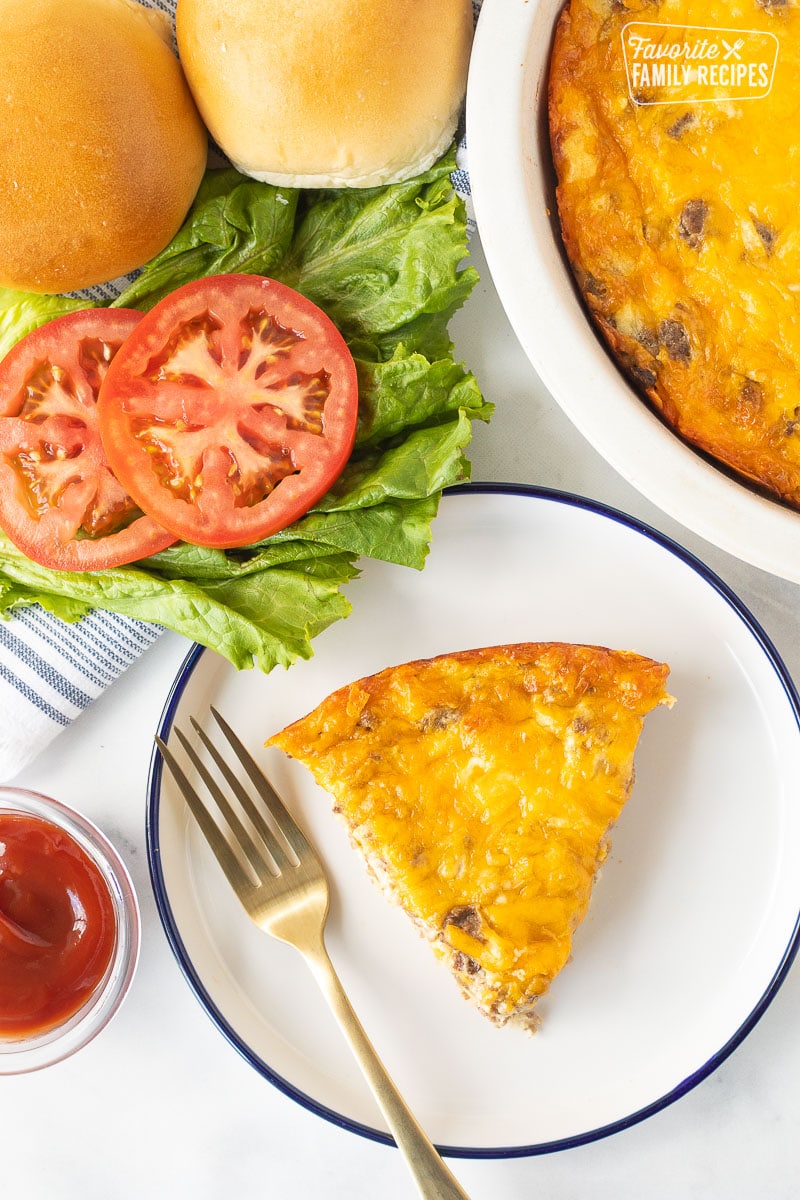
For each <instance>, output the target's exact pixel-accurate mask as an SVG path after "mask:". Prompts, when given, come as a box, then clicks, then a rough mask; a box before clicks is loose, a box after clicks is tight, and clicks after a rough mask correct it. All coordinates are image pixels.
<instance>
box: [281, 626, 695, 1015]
mask: <svg viewBox="0 0 800 1200" xmlns="http://www.w3.org/2000/svg"><path fill="white" fill-rule="evenodd" d="M667 674H668V668H667V667H666V666H665V665H664V664H663V663H659V662H655V661H653V660H652V659H648V658H644V657H643V656H641V655H638V654H633V653H629V652H624V651H615V650H608V649H606V648H604V647H597V646H576V645H569V644H565V643H524V644H520V645H511V646H494V647H488V648H482V649H477V650H467V651H463V652H461V653H456V654H446V655H440V656H438V657H437V658H433V659H426V660H423V661H419V662H412V663H403V664H401V665H399V666H397V667H390V668H388V669H387V670H385V671H381V672H380V673H379V674H377V675H373V676H370V677H369V678H366V679H360V680H358V681H357V682H355V683H352V684H349V685H348V686H347V687H344V688H341V689H340V690H339V691H337V692H334V693H333V695H331V696H329V697H328V698H327V699H326V700H324V701H323V702H322V703H321V704H320V705H319V706H318V707H317V708H316V709H315V710H314V711H313V712H312V713H310V714H309V715H308V716H307V717H305V718H304V719H302V720H300V721H297V722H295V723H294V724H293V725H290V726H289V727H288V729H285V730H283V732H282V733H279V734H277V735H276V736H275V737H273V738H271V739H270V742H269V743H268V744H270V745H276V746H279V747H281V748H282V749H283V750H285V751H286V752H287V753H288V754H290V755H292V756H293V757H294V758H297V759H298V760H299V761H300V762H302V763H304V764H305V765H306V766H307V767H308V768H309V770H310V771H311V772H312V774H313V776H314V778H315V779H316V780H317V782H318V783H319V784H320V785H321V786H322V787H324V788H325V789H327V790H328V791H329V792H330V793H331V794H332V796H333V797H334V800H335V808H336V811H337V812H338V813H339V814H340V816H341V817H342V818H343V819H344V821H345V823H346V825H347V828H348V830H349V832H350V837H351V839H352V842H353V845H354V846H355V848H356V849H357V850H358V852H359V853H360V854H361V855H362V857H363V859H364V861H365V863H366V865H367V868H368V870H369V871H370V873H371V875H372V877H373V879H374V880H375V881H376V882H377V883H378V885H379V886H380V887H381V889H382V890H383V892H384V894H385V895H387V896H388V897H389V898H391V899H392V900H393V901H395V902H396V903H397V904H399V905H400V906H401V907H402V908H403V909H404V910H405V911H406V912H407V913H408V915H409V916H410V917H411V918H412V920H413V921H414V923H415V924H416V926H417V928H418V929H419V930H420V932H422V933H423V934H424V935H425V937H426V938H427V939H428V940H429V941H430V944H431V946H432V948H433V950H434V952H435V953H436V954H437V956H438V957H439V958H441V959H442V960H443V961H444V962H445V963H446V965H447V966H448V967H449V968H450V970H451V971H452V972H453V974H454V976H455V978H456V980H457V981H458V983H459V985H460V987H461V990H462V992H463V993H464V995H465V996H466V997H467V998H468V999H469V1000H471V1001H472V1003H473V1004H475V1005H476V1007H477V1008H478V1009H479V1010H480V1011H481V1012H482V1013H484V1015H486V1016H487V1017H488V1018H489V1019H490V1020H491V1021H493V1022H494V1023H496V1024H498V1025H504V1024H506V1023H507V1022H514V1023H515V1024H517V1025H521V1026H523V1027H524V1028H527V1029H531V1028H533V1027H534V1026H535V1024H536V1014H535V1011H534V1010H535V1006H536V1003H537V1001H538V999H539V998H540V997H541V996H542V995H543V994H544V992H546V991H547V989H548V988H549V986H550V983H551V981H552V980H553V979H554V978H555V976H556V975H557V974H558V972H559V971H560V970H561V969H562V967H563V966H564V965H565V963H566V962H567V961H568V959H569V956H570V952H571V946H572V935H573V932H574V930H575V929H576V927H577V926H578V924H579V923H580V921H581V920H582V919H583V916H584V914H585V912H586V909H587V906H588V904H589V899H590V895H591V891H592V887H593V884H594V880H595V877H596V875H597V872H598V870H599V868H600V865H601V863H602V862H603V860H604V859H605V857H606V854H607V851H608V836H609V830H610V828H611V826H612V825H613V823H614V821H615V820H616V819H617V817H618V815H619V813H620V811H621V809H622V807H623V805H624V804H625V802H626V800H627V799H628V796H629V793H630V789H631V786H632V783H633V759H634V751H635V749H636V744H637V741H638V738H639V734H640V732H641V729H642V722H643V720H644V717H645V715H646V714H647V713H648V712H650V710H651V709H653V708H654V707H655V706H656V705H658V704H670V703H671V697H669V696H668V694H667V692H666V690H665V682H666V677H667Z"/></svg>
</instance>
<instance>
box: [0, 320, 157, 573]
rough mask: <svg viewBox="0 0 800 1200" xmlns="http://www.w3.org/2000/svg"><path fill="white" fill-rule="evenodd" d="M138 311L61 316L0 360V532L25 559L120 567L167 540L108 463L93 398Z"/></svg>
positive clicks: (63, 565) (67, 566)
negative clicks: (0, 528)
mask: <svg viewBox="0 0 800 1200" xmlns="http://www.w3.org/2000/svg"><path fill="white" fill-rule="evenodd" d="M140 320H141V314H140V313H138V312H134V311H132V310H127V309H105V308H96V309H86V310H78V311H75V312H72V313H68V314H67V315H65V316H62V317H58V318H56V319H55V320H53V321H49V322H48V323H47V324H46V325H43V326H41V327H40V328H39V329H35V330H33V332H31V333H29V334H28V335H27V336H26V337H25V338H23V339H22V340H21V341H20V342H18V343H17V345H16V346H14V347H13V348H12V349H11V350H10V351H9V353H8V354H7V355H6V357H5V358H4V359H3V360H2V362H0V526H2V528H3V529H4V530H5V532H6V533H7V534H8V536H9V537H10V538H11V540H12V541H13V542H14V544H15V545H16V546H17V547H18V548H19V549H20V550H22V552H23V553H24V554H26V555H27V556H28V557H29V558H31V559H33V561H34V562H37V563H39V564H41V565H43V566H46V567H51V568H55V569H58V570H64V571H89V570H97V569H99V568H103V567H113V566H119V565H121V564H123V563H127V562H131V561H133V560H134V559H138V558H144V557H146V556H147V555H148V554H153V553H155V552H156V551H157V550H162V549H164V548H165V547H166V546H169V545H170V544H171V543H172V542H174V541H175V536H174V534H171V533H168V532H167V531H166V530H165V529H164V528H162V527H161V526H160V525H158V524H157V523H156V522H155V521H154V520H152V518H151V517H149V516H146V515H144V514H143V512H142V511H141V510H140V509H139V507H138V506H137V505H136V503H135V502H134V501H133V500H132V499H131V497H130V495H129V494H128V493H127V492H126V491H125V489H124V488H123V487H122V486H121V485H120V483H119V482H118V480H117V478H116V477H115V475H114V474H112V471H111V469H110V467H109V465H108V462H107V460H106V456H105V453H104V451H103V447H102V443H101V440H100V434H99V430H98V422H97V404H96V401H97V396H98V393H99V391H100V388H101V385H102V383H103V380H104V378H105V376H106V373H107V371H108V368H109V364H110V363H111V362H112V361H113V359H114V356H115V355H116V353H117V352H118V350H119V348H120V346H121V345H123V343H124V342H125V341H126V339H127V337H128V335H129V334H130V333H131V332H132V330H133V329H135V327H136V326H137V325H138V323H139V321H140Z"/></svg>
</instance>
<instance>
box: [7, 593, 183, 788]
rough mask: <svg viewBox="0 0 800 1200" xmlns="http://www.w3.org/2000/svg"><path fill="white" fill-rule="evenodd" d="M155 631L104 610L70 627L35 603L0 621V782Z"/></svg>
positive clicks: (104, 685) (110, 680) (131, 658)
mask: <svg viewBox="0 0 800 1200" xmlns="http://www.w3.org/2000/svg"><path fill="white" fill-rule="evenodd" d="M161 632H162V631H161V628H160V626H156V625H145V624H143V623H142V622H140V621H131V620H129V619H127V618H125V617H118V616H116V615H115V614H114V613H108V612H91V613H89V615H88V616H86V617H84V618H83V620H81V621H78V622H76V623H75V624H74V625H68V624H65V623H64V622H63V621H59V620H57V619H56V618H55V617H52V616H51V615H50V614H49V613H47V612H45V611H44V609H42V608H40V607H39V605H38V604H34V605H31V606H30V607H29V608H24V609H21V610H20V611H19V613H18V615H17V616H15V617H13V618H12V619H11V620H10V621H0V782H4V783H5V782H8V781H9V780H10V779H12V778H13V777H14V776H15V775H17V774H18V773H19V771H21V770H22V768H23V767H24V766H25V765H26V764H27V763H29V762H30V761H31V760H32V759H33V758H34V757H35V756H36V755H37V754H39V753H40V751H42V750H43V749H44V747H45V746H46V745H48V743H49V742H51V741H52V739H53V738H54V737H55V736H56V734H57V733H60V732H61V730H62V729H64V728H65V727H66V726H67V725H69V724H70V722H71V721H72V720H73V719H74V718H75V717H77V716H78V714H79V713H81V712H82V711H83V710H84V709H85V708H86V707H87V705H88V704H90V703H91V702H92V700H95V699H96V698H97V697H98V696H99V695H100V694H101V693H102V692H103V691H104V690H105V689H106V688H107V687H108V685H109V684H110V683H113V681H114V680H115V679H117V678H118V676H119V675H121V674H122V672H123V671H124V670H125V669H126V668H127V667H129V666H130V665H131V663H132V662H134V661H135V660H136V659H137V658H138V657H139V655H140V654H141V653H142V652H143V651H144V650H146V649H147V647H148V646H151V645H152V644H153V642H154V641H155V640H156V638H157V637H159V635H160V634H161Z"/></svg>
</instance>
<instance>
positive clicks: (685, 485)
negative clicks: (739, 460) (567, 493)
mask: <svg viewBox="0 0 800 1200" xmlns="http://www.w3.org/2000/svg"><path fill="white" fill-rule="evenodd" d="M562 7H563V0H484V4H483V8H482V10H481V15H480V18H479V21H478V27H477V31H476V36H475V44H474V48H473V53H472V59H471V64H470V75H469V85H468V90H467V143H468V148H469V172H470V181H471V186H472V195H473V200H474V206H475V217H476V220H477V224H478V230H479V233H480V238H481V243H482V245H483V248H484V251H485V254H486V261H487V264H488V266H489V269H490V271H491V274H492V278H493V280H494V283H495V286H496V288H497V292H498V295H499V296H500V300H501V302H502V304H503V306H504V308H505V310H506V313H507V315H508V318H509V321H510V323H511V325H512V326H513V328H514V330H515V332H516V334H517V337H518V338H519V341H520V343H521V345H522V347H523V349H524V350H525V352H526V354H527V356H528V358H529V359H530V361H531V363H532V364H533V366H534V368H535V369H536V371H537V373H538V374H539V376H540V378H541V379H542V381H543V383H544V384H545V386H546V387H547V388H548V390H549V391H550V393H551V394H552V396H553V397H554V399H555V400H556V401H557V402H558V404H559V405H560V406H561V407H562V408H563V410H564V411H565V412H566V414H567V415H568V416H569V417H570V418H571V420H572V421H573V423H574V424H575V425H576V426H577V428H578V429H579V430H580V431H581V432H582V433H583V434H584V436H585V437H586V438H587V439H588V441H589V442H590V443H591V444H592V445H593V446H594V447H595V448H596V449H597V450H598V451H599V453H600V454H602V455H603V457H604V458H605V459H606V460H607V461H608V462H609V463H610V464H611V465H612V466H613V467H614V468H615V469H616V470H617V471H618V472H619V473H620V474H621V475H622V476H623V477H624V478H625V479H627V480H628V482H629V483H631V484H632V485H633V486H634V487H636V488H637V489H638V491H640V492H641V493H642V495H644V496H646V497H647V498H648V499H649V500H651V501H652V502H653V503H655V504H657V505H658V506H659V507H660V508H661V509H662V511H663V512H665V513H668V514H669V515H670V516H672V517H674V518H675V519H676V520H679V521H681V522H682V523H683V525H685V526H686V527H687V528H688V529H692V530H693V531H694V532H695V533H698V534H700V535H701V536H703V537H705V538H707V539H708V541H710V542H712V543H713V544H714V545H716V546H719V547H721V548H722V549H724V550H727V551H728V552H729V553H731V554H734V555H736V556H737V557H739V558H741V559H743V560H744V561H745V562H750V563H752V564H754V565H755V566H759V567H761V568H763V569H764V570H767V571H770V572H771V573H772V574H774V575H778V576H781V577H783V578H786V579H791V580H793V581H794V582H800V515H798V514H797V513H796V512H793V511H791V510H789V509H787V508H784V507H782V506H781V505H780V504H779V503H777V502H774V501H772V500H769V499H765V498H764V497H762V496H760V495H757V494H756V493H755V492H754V491H752V490H750V489H749V488H748V487H747V486H746V485H744V484H741V483H738V482H736V481H735V480H734V479H732V478H730V477H729V476H727V475H726V474H724V472H723V471H722V470H720V469H718V468H717V467H715V466H714V465H712V464H711V463H710V462H709V461H707V460H706V459H704V458H702V457H701V456H700V455H699V454H697V453H695V452H694V451H693V450H691V449H690V448H689V447H688V446H686V445H685V444H684V443H683V442H681V441H680V440H679V438H678V437H677V436H675V435H674V434H672V433H671V432H670V430H669V429H668V428H667V427H666V426H665V425H664V424H662V422H661V421H660V420H659V419H658V418H657V417H656V416H654V414H653V413H652V412H651V411H650V410H649V408H648V407H647V406H646V404H645V403H644V402H643V401H642V400H641V399H640V398H639V397H638V396H637V395H636V394H635V393H634V391H633V390H632V388H630V387H629V386H628V384H627V383H626V382H625V379H624V378H623V376H622V374H621V373H620V372H619V370H618V369H617V367H616V366H615V365H614V363H613V361H612V360H611V358H610V357H609V355H608V353H607V352H606V349H605V347H604V345H602V344H601V342H600V340H599V339H598V337H597V336H596V335H595V333H594V330H593V328H592V326H591V324H590V321H589V319H588V317H587V316H586V312H585V310H584V308H583V306H582V304H581V302H580V300H579V298H578V295H577V293H576V291H575V289H574V286H573V283H572V277H571V275H570V272H569V270H568V269H567V266H566V263H565V259H564V256H563V252H562V249H561V239H560V236H559V232H558V226H557V219H556V207H555V195H554V186H553V172H552V163H551V159H550V149H549V140H548V133H547V118H546V110H545V104H546V99H547V64H548V59H549V54H550V46H551V41H552V34H553V28H554V24H555V20H556V17H557V16H558V13H559V12H560V11H561V9H562Z"/></svg>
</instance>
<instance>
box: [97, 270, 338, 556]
mask: <svg viewBox="0 0 800 1200" xmlns="http://www.w3.org/2000/svg"><path fill="white" fill-rule="evenodd" d="M98 412H99V419H100V433H101V437H102V440H103V445H104V448H105V452H106V454H107V456H108V460H109V462H110V463H111V465H112V467H113V469H114V471H115V473H116V475H117V476H118V478H119V479H120V480H121V481H122V483H123V484H124V486H125V488H126V489H127V490H128V491H129V492H130V494H131V495H132V496H133V497H134V498H135V499H136V501H137V502H138V504H139V505H140V507H141V508H142V509H143V510H144V511H146V512H148V513H149V514H150V515H151V516H152V517H154V518H155V519H156V520H157V521H158V522H159V524H161V525H163V526H164V527H165V528H167V529H170V530H171V531H172V532H173V533H174V534H175V535H176V537H179V538H182V539H183V540H185V541H189V542H194V543H196V544H199V545H207V546H217V547H233V546H243V545H247V544H249V543H252V542H256V541H259V540H261V539H263V538H265V537H268V536H269V535H270V534H272V533H275V532H276V531H277V530H279V529H282V528H284V527H285V526H286V525H289V524H291V522H292V521H294V520H296V519H297V518H298V517H299V516H301V515H302V514H303V513H305V512H306V511H307V510H308V509H309V508H310V507H311V506H312V505H313V504H314V503H315V502H316V501H317V500H318V499H319V498H320V497H321V496H322V495H323V494H324V493H325V492H326V491H327V490H328V488H329V487H330V486H331V484H332V483H333V482H334V481H335V479H336V478H337V477H338V475H339V474H340V473H341V470H342V468H343V466H344V464H345V463H346V461H347V459H348V457H349V455H350V452H351V450H352V447H353V440H354V438H355V430H356V422H357V418H358V381H357V377H356V370H355V364H354V363H353V359H352V356H351V354H350V351H349V349H348V347H347V344H346V342H345V341H344V339H343V338H342V336H341V334H340V333H339V332H338V330H337V329H336V327H335V326H334V325H333V323H332V322H331V321H330V320H329V318H328V317H327V316H326V315H325V314H324V313H323V312H321V310H320V309H318V308H317V307H316V305H314V304H312V303H311V302H310V301H308V300H306V299H305V297H303V296H301V295H300V294H299V293H298V292H296V291H294V290H293V289H291V288H288V287H286V286H284V285H283V284H280V283H278V282H276V281H275V280H271V279H266V278H264V277H263V276H257V275H225V276H212V277H211V278H208V279H201V280H196V281H194V282H193V283H190V284H186V285H185V286H184V287H182V288H179V289H177V291H175V292H173V293H172V294H171V295H170V296H167V297H166V298H165V299H164V300H162V301H160V302H159V304H157V305H156V306H155V307H154V308H153V309H151V311H150V312H149V313H148V314H147V315H146V316H145V317H144V318H143V320H142V321H141V322H140V324H139V325H138V326H137V327H136V329H135V330H134V332H133V333H132V334H131V336H130V337H129V338H128V340H127V341H126V343H125V346H124V348H123V350H122V351H121V353H120V354H118V355H117V357H116V358H115V359H114V361H113V363H112V364H111V366H110V368H109V370H108V373H107V375H106V378H105V380H104V382H103V385H102V387H101V390H100V397H99V401H98Z"/></svg>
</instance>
